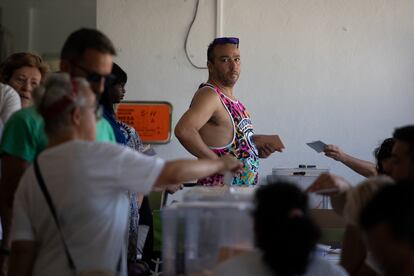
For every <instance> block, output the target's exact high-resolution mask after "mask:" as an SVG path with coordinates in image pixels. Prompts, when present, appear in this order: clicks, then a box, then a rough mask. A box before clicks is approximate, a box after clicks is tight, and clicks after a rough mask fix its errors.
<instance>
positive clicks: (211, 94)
mask: <svg viewBox="0 0 414 276" xmlns="http://www.w3.org/2000/svg"><path fill="white" fill-rule="evenodd" d="M198 105H212V106H219V105H220V98H219V97H218V95H217V93H216V92H215V91H214V90H213V89H211V88H209V87H202V88H200V89H198V90H197V91H196V92H195V93H194V96H193V99H192V101H191V107H194V106H198Z"/></svg>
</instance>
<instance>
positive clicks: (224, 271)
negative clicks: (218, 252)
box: [213, 251, 348, 276]
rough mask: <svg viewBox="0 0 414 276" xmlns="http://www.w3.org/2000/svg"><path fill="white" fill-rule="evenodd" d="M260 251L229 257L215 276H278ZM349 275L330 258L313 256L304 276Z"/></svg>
mask: <svg viewBox="0 0 414 276" xmlns="http://www.w3.org/2000/svg"><path fill="white" fill-rule="evenodd" d="M261 258H262V257H261V254H260V252H259V251H254V252H250V253H246V254H243V255H240V256H236V257H234V258H231V259H229V260H228V261H226V262H224V263H222V264H220V265H219V266H218V267H217V268H216V269H215V270H214V273H213V275H214V276H228V275H237V276H277V275H275V274H274V273H273V272H272V271H271V270H270V268H268V267H267V265H266V264H265V263H264V262H263V261H262V259H261ZM328 275H329V276H347V275H348V273H347V272H346V271H345V270H344V269H343V268H342V267H340V266H338V265H335V264H332V263H331V262H329V261H328V260H324V259H323V258H321V257H318V256H315V257H313V258H312V260H311V262H310V264H309V266H308V269H307V271H306V273H305V274H303V275H302V276H328Z"/></svg>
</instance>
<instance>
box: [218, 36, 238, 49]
mask: <svg viewBox="0 0 414 276" xmlns="http://www.w3.org/2000/svg"><path fill="white" fill-rule="evenodd" d="M239 42H240V41H239V38H237V37H218V38H216V39H214V40H213V43H212V44H213V45H220V44H236V45H237V48H238V47H239Z"/></svg>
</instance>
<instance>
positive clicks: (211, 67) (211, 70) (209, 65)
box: [207, 61, 213, 73]
mask: <svg viewBox="0 0 414 276" xmlns="http://www.w3.org/2000/svg"><path fill="white" fill-rule="evenodd" d="M207 68H208V72H209V73H211V72H213V63H211V61H207Z"/></svg>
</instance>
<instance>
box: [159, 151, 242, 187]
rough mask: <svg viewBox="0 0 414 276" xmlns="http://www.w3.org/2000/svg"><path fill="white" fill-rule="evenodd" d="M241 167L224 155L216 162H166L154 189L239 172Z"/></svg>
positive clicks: (202, 160) (200, 160)
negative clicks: (229, 172)
mask: <svg viewBox="0 0 414 276" xmlns="http://www.w3.org/2000/svg"><path fill="white" fill-rule="evenodd" d="M242 167H243V165H242V163H241V162H239V161H238V160H237V159H236V158H234V157H232V156H230V155H225V156H222V157H220V158H219V159H218V160H209V159H199V160H173V161H167V162H166V163H165V166H164V168H163V169H162V171H161V173H160V175H159V176H158V179H157V180H156V181H155V184H154V187H155V188H157V187H165V186H171V185H177V184H180V183H183V182H188V181H191V180H194V179H198V178H203V177H206V176H209V175H212V174H215V173H224V172H227V171H231V172H233V173H236V172H239V171H240V170H241V168H242Z"/></svg>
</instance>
